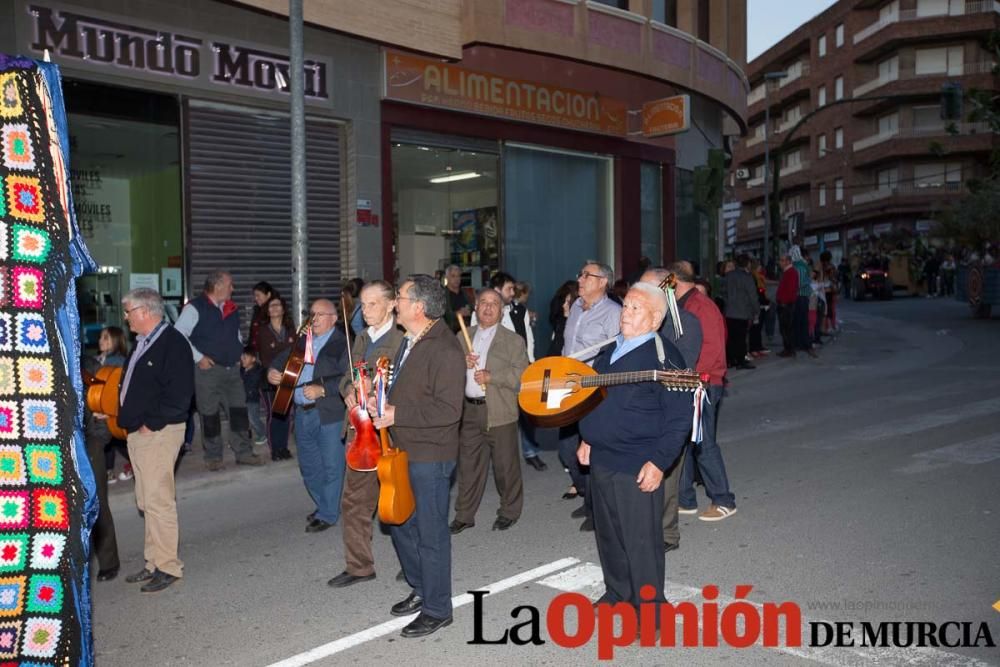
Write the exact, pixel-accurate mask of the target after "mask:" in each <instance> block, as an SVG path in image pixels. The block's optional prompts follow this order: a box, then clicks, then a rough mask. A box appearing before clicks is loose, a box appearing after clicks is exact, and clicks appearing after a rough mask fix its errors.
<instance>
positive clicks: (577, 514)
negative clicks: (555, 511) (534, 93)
mask: <svg viewBox="0 0 1000 667" xmlns="http://www.w3.org/2000/svg"><path fill="white" fill-rule="evenodd" d="M570 516H571V517H573V518H574V519H582V518H583V517H585V516H587V506H586V505H580V506H579V507H577V508H576V509H575V510H573V511H572V512H570Z"/></svg>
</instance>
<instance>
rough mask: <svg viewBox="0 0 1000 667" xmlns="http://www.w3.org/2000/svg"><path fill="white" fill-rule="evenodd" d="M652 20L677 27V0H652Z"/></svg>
mask: <svg viewBox="0 0 1000 667" xmlns="http://www.w3.org/2000/svg"><path fill="white" fill-rule="evenodd" d="M650 18H652V19H653V20H654V21H659V22H660V23H663V24H666V25H669V26H671V27H674V28H676V27H677V0H653V15H652V16H651V17H650Z"/></svg>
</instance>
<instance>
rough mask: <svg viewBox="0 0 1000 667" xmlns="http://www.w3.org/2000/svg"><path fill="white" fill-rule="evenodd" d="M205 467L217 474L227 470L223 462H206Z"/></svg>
mask: <svg viewBox="0 0 1000 667" xmlns="http://www.w3.org/2000/svg"><path fill="white" fill-rule="evenodd" d="M205 467H206V468H207V469H208V470H211V471H212V472H217V471H219V470H225V469H226V464H225V463H223V462H222V461H205Z"/></svg>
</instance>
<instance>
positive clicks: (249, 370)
mask: <svg viewBox="0 0 1000 667" xmlns="http://www.w3.org/2000/svg"><path fill="white" fill-rule="evenodd" d="M240 377H241V378H243V390H244V391H245V392H246V395H247V417H249V419H250V437H251V439H253V443H254V444H255V445H266V444H267V428H266V427H265V426H264V420H263V419H262V418H261V414H260V411H261V405H260V388H261V384H262V383H263V381H264V368H263V367H262V366H261V365H260V362H259V361H257V352H256V351H254V349H253V347H252V346H250V345H247V346H246V347H245V348H243V354H242V355H240Z"/></svg>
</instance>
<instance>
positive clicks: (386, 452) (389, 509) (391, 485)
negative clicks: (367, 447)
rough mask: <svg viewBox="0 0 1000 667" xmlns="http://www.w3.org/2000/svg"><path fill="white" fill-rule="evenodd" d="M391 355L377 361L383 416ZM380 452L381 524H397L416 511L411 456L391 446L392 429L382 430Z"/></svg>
mask: <svg viewBox="0 0 1000 667" xmlns="http://www.w3.org/2000/svg"><path fill="white" fill-rule="evenodd" d="M389 372H390V365H389V359H388V357H379V358H378V361H376V362H375V408H376V413H377V414H378V415H379V416H382V413H383V410H384V408H385V400H386V396H387V392H388V387H389V379H390V378H389ZM379 438H380V442H381V455H380V456H379V459H378V465H377V468H376V470H377V471H378V481H379V492H378V518H379V520H381V521H382V523H387V524H391V525H394V526H398V525H399V524H401V523H404V522H405V521H406V520H407V519H409V518H410V516H411V515H412V514H413V510H414V509H415V508H416V500H415V499H414V497H413V488H412V487H411V486H410V459H409V457H408V456H407V454H406V452H405V451H403V450H402V449H397V448H396V447H393V446H392V442H391V440H390V439H389V429H387V428H381V429H379Z"/></svg>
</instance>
